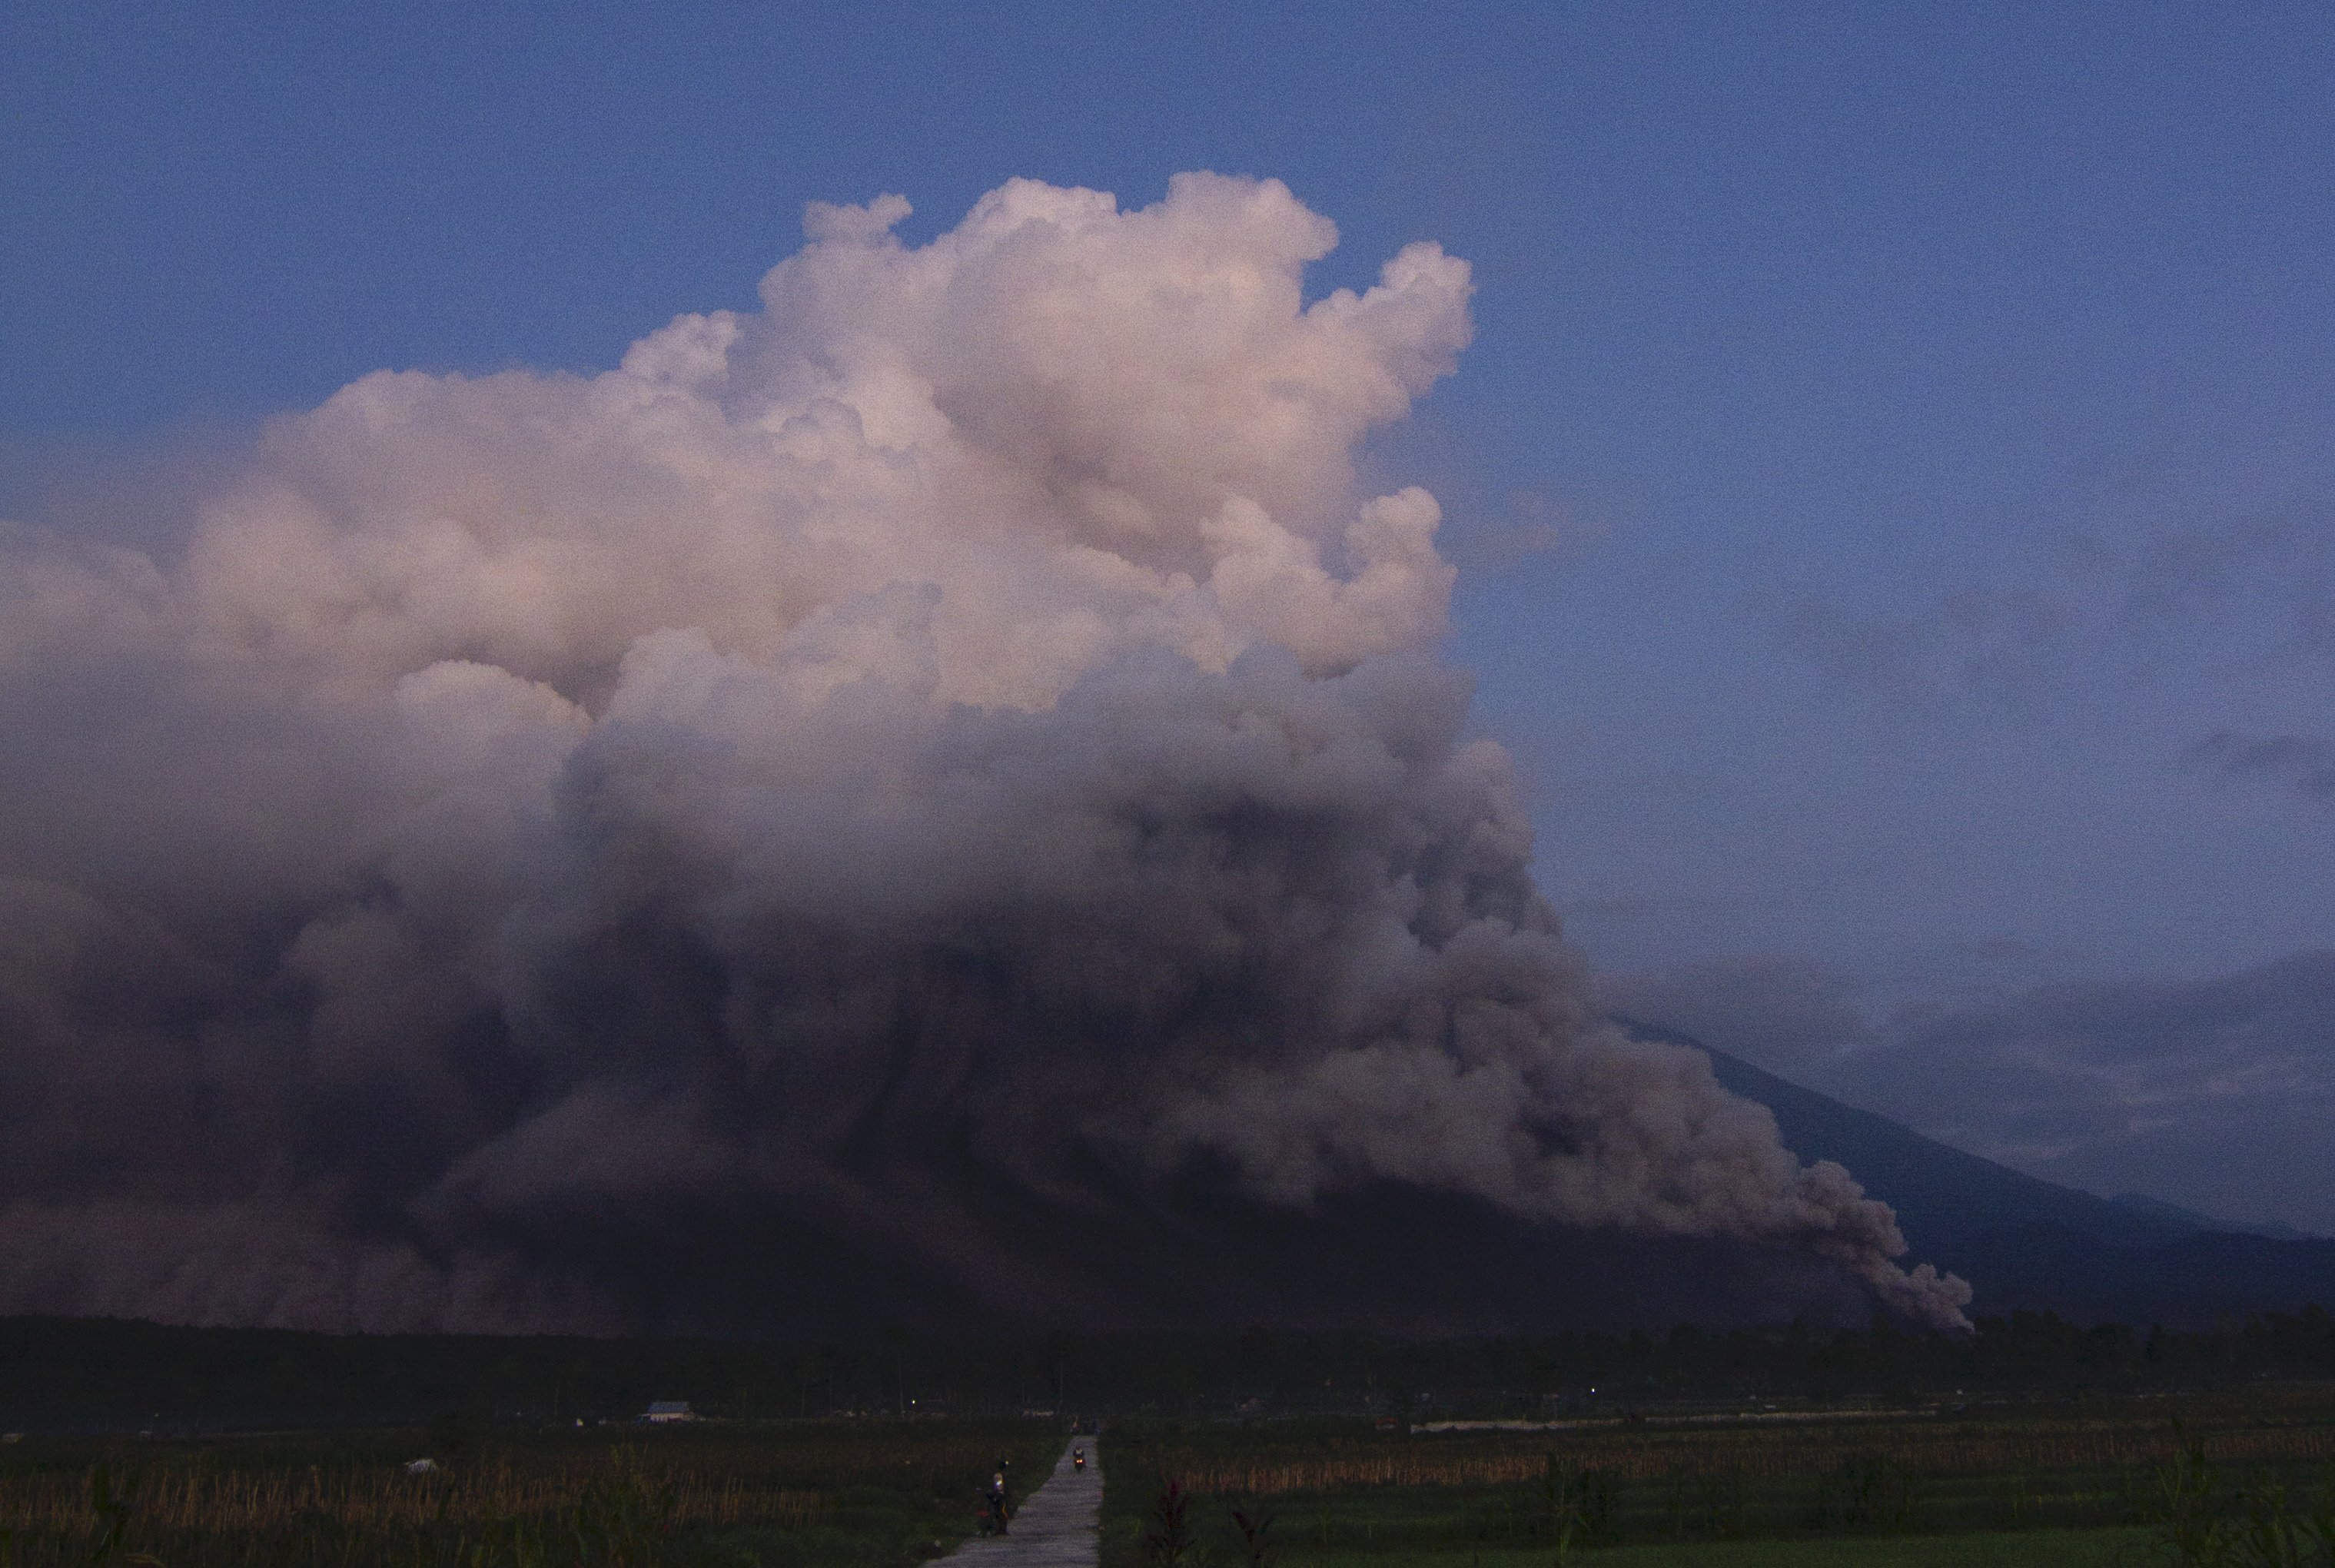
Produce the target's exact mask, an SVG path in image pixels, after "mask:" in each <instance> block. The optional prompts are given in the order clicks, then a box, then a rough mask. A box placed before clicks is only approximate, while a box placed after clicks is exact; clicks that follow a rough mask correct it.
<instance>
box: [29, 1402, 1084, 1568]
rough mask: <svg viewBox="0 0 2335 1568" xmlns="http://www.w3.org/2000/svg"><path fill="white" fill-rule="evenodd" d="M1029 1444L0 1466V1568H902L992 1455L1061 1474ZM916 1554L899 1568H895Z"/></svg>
mask: <svg viewBox="0 0 2335 1568" xmlns="http://www.w3.org/2000/svg"><path fill="white" fill-rule="evenodd" d="M1055 1442H1056V1439H1055V1437H1054V1436H1053V1434H1052V1433H1051V1431H1047V1430H1045V1429H1044V1428H1035V1427H1032V1426H1028V1425H999V1424H990V1425H968V1426H949V1427H942V1426H937V1425H935V1426H928V1427H904V1428H890V1429H888V1430H887V1431H885V1432H884V1433H883V1434H882V1435H881V1436H880V1437H879V1436H877V1435H875V1434H873V1433H871V1432H869V1431H867V1429H866V1428H835V1427H828V1428H796V1427H771V1428H759V1429H756V1428H726V1427H725V1428H701V1429H698V1430H693V1431H664V1432H654V1433H644V1434H638V1435H631V1434H628V1435H627V1437H626V1438H625V1440H619V1441H613V1442H612V1441H610V1440H608V1439H607V1438H606V1437H600V1436H597V1435H595V1434H587V1433H575V1434H567V1433H534V1434H527V1433H511V1432H505V1433H499V1434H493V1435H491V1436H490V1437H489V1440H487V1441H485V1442H482V1443H481V1444H480V1445H479V1447H478V1448H477V1450H476V1451H475V1452H470V1453H466V1454H463V1455H460V1456H459V1457H445V1458H442V1459H441V1458H437V1457H433V1466H434V1467H433V1468H430V1469H427V1470H424V1471H421V1472H420V1473H414V1472H411V1471H409V1470H408V1468H407V1466H408V1464H409V1463H411V1462H412V1460H414V1459H415V1458H417V1457H419V1456H420V1454H421V1452H422V1451H423V1450H422V1449H421V1446H420V1445H419V1444H418V1443H416V1442H415V1441H414V1440H413V1439H412V1437H411V1436H410V1435H408V1436H405V1437H391V1436H388V1435H383V1434H372V1435H354V1434H347V1435H318V1436H315V1437H305V1438H302V1437H272V1438H244V1439H226V1440H220V1441H214V1442H133V1443H112V1444H106V1445H93V1444H89V1443H73V1442H68V1441H49V1442H39V1443H28V1444H24V1445H21V1446H15V1447H8V1448H5V1449H0V1563H9V1564H11V1565H12V1568H14V1565H15V1564H18V1563H22V1564H24V1568H34V1565H37V1564H48V1563H60V1564H61V1563H83V1562H125V1563H126V1562H137V1561H141V1560H150V1561H152V1562H156V1563H161V1564H163V1565H164V1568H214V1565H226V1564H244V1563H251V1564H257V1563H270V1564H275V1563H283V1564H287V1565H295V1568H297V1565H305V1564H315V1565H317V1568H322V1565H324V1564H326V1563H333V1564H341V1565H344V1568H359V1565H363V1564H372V1563H382V1564H389V1563H395V1564H398V1565H399V1568H425V1565H434V1564H439V1563H446V1564H455V1563H460V1564H464V1565H477V1568H493V1565H496V1564H505V1563H508V1564H510V1565H512V1568H547V1565H549V1564H601V1563H607V1564H615V1563H624V1564H628V1565H639V1564H647V1563H675V1564H685V1563H693V1562H698V1561H701V1560H716V1559H718V1560H721V1561H734V1560H737V1559H736V1556H735V1553H734V1551H733V1550H732V1548H734V1547H736V1546H737V1544H738V1543H740V1542H741V1541H751V1556H750V1557H749V1558H748V1559H746V1560H751V1561H761V1562H766V1563H805V1564H809V1563H820V1564H827V1563H835V1564H851V1563H862V1562H865V1563H893V1562H898V1561H905V1560H913V1555H914V1549H916V1548H921V1547H923V1546H924V1545H925V1543H926V1542H928V1541H929V1540H931V1539H933V1538H935V1535H938V1536H940V1537H942V1538H945V1537H947V1536H949V1535H954V1534H963V1533H964V1525H965V1524H968V1523H969V1522H970V1520H971V1518H972V1515H973V1510H974V1498H975V1497H976V1496H977V1495H978V1493H979V1490H980V1487H981V1485H982V1483H983V1480H984V1479H985V1477H986V1476H987V1475H988V1474H989V1472H990V1470H991V1469H992V1468H993V1466H994V1465H995V1462H996V1460H997V1457H998V1456H999V1454H1000V1453H1001V1452H1009V1453H1012V1454H1015V1455H1017V1456H1021V1457H1023V1458H1024V1459H1025V1460H1026V1461H1027V1462H1028V1463H1030V1464H1032V1465H1033V1466H1034V1465H1036V1464H1038V1463H1040V1462H1041V1461H1042V1462H1044V1463H1051V1458H1052V1451H1053V1448H1054V1447H1055ZM904 1553H906V1554H907V1555H906V1556H904Z"/></svg>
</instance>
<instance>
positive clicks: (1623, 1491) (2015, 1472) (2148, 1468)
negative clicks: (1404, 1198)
mask: <svg viewBox="0 0 2335 1568" xmlns="http://www.w3.org/2000/svg"><path fill="white" fill-rule="evenodd" d="M1109 1465H1110V1466H1112V1470H1111V1474H1112V1475H1113V1476H1114V1485H1113V1486H1112V1487H1111V1488H1110V1489H1109V1491H1108V1492H1107V1493H1106V1495H1105V1548H1106V1549H1105V1556H1104V1563H1105V1568H1135V1565H1136V1564H1138V1563H1165V1562H1180V1563H1203V1562H1206V1563H1252V1562H1260V1561H1270V1562H1275V1563H1284V1564H1287V1565H1289V1568H1295V1565H1297V1564H1301V1563H1373V1562H1376V1563H1386V1564H1389V1565H1390V1568H1391V1565H1392V1564H1395V1563H1448V1564H1450V1565H1451V1568H1462V1565H1469V1568H1472V1565H1473V1564H1475V1563H1479V1562H1488V1563H1506V1562H1510V1561H1513V1562H1516V1563H1524V1562H1526V1561H1532V1562H1537V1563H1560V1562H1563V1561H1565V1559H1567V1558H1569V1557H1571V1556H1574V1555H1575V1554H1577V1553H1586V1552H1597V1553H1602V1552H1603V1551H1604V1550H1605V1549H1607V1548H1614V1547H1627V1548H1634V1549H1637V1550H1639V1551H1654V1550H1656V1549H1658V1548H1662V1547H1671V1548H1676V1549H1679V1550H1681V1551H1685V1550H1688V1549H1691V1548H1698V1547H1708V1546H1711V1545H1714V1544H1727V1543H1753V1542H1761V1541H1766V1542H1803V1543H1808V1544H1812V1545H1813V1544H1820V1543H1823V1542H1825V1541H1826V1540H1839V1541H1871V1542H1873V1543H1874V1544H1875V1551H1876V1552H1879V1551H1880V1550H1881V1547H1880V1543H1882V1542H1883V1541H1884V1540H1894V1541H1899V1542H1903V1541H1904V1540H1906V1539H1908V1538H1914V1539H1919V1538H1932V1539H1936V1540H1939V1541H1946V1540H1948V1539H1950V1538H1958V1537H1976V1536H1980V1535H1982V1534H1994V1533H2027V1534H2035V1535H2036V1536H2037V1539H2038V1541H2039V1542H2041V1541H2044V1540H2046V1539H2049V1540H2051V1541H2055V1542H2059V1543H2061V1544H2065V1543H2067V1542H2070V1541H2085V1540H2089V1541H2092V1542H2094V1543H2096V1544H2102V1545H2104V1546H2113V1547H2116V1548H2117V1550H2118V1551H2119V1552H2120V1553H2123V1554H2124V1555H2125V1556H2126V1557H2127V1559H2128V1560H2130V1561H2131V1562H2133V1563H2136V1564H2137V1563H2139V1562H2141V1561H2144V1560H2146V1561H2156V1562H2163V1563H2195V1564H2224V1563H2226V1564H2242V1565H2244V1568H2257V1565H2260V1568H2271V1565H2272V1564H2276V1565H2278V1568H2325V1565H2329V1564H2335V1556H2330V1553H2335V1521H2331V1520H2330V1510H2331V1509H2335V1385H2330V1384H2325V1383H2318V1384H2257V1385H2253V1386H2251V1387H2243V1388H2237V1389H2231V1390H2228V1391H2225V1392H2221V1393H2213V1394H2199V1395H2188V1396H2166V1395H2156V1396H2117V1397H2110V1398H2088V1399H2064V1398H2062V1399H2053V1400H2049V1401H2034V1400H2028V1401H2010V1400H2001V1401H1991V1402H1987V1403H1983V1404H1970V1405H1964V1406H1962V1407H1961V1408H1955V1407H1952V1406H1940V1407H1933V1408H1914V1409H1903V1410H1897V1411H1865V1412H1854V1411H1828V1412H1826V1411H1778V1412H1773V1413H1769V1412H1733V1413H1727V1412H1702V1413H1699V1414H1694V1415H1688V1414H1679V1415H1672V1416H1668V1417H1664V1416H1648V1417H1644V1418H1638V1419H1629V1418H1613V1419H1604V1420H1584V1421H1579V1422H1574V1423H1568V1424H1565V1425H1564V1426H1561V1427H1556V1428H1543V1429H1539V1430H1533V1431H1523V1430H1514V1429H1510V1430H1494V1429H1482V1428H1478V1429H1473V1430H1458V1431H1441V1432H1426V1431H1419V1430H1410V1431H1403V1430H1394V1429H1379V1428H1375V1427H1366V1426H1362V1425H1360V1424H1354V1423H1346V1424H1335V1423H1304V1422H1275V1423H1262V1424H1254V1425H1251V1426H1249V1427H1246V1428H1238V1427H1229V1426H1226V1425H1223V1424H1216V1423H1211V1424H1206V1425H1200V1426H1187V1425H1183V1424H1178V1423H1167V1422H1158V1421H1154V1422H1131V1423H1123V1424H1121V1426H1120V1427H1119V1428H1118V1429H1116V1430H1115V1432H1114V1434H1113V1436H1112V1437H1111V1453H1110V1457H1109ZM1171 1496H1172V1497H1173V1498H1174V1499H1175V1500H1176V1503H1177V1507H1176V1510H1175V1516H1176V1519H1177V1533H1176V1534H1174V1535H1172V1536H1171V1535H1170V1534H1169V1533H1168V1532H1167V1531H1165V1530H1163V1528H1162V1522H1163V1520H1165V1519H1166V1517H1167V1516H1168V1507H1167V1504H1168V1499H1170V1498H1171ZM1267 1519H1269V1520H1270V1521H1271V1524H1270V1528H1269V1534H1268V1536H1267V1540H1266V1542H1265V1543H1264V1547H1263V1549H1262V1551H1260V1549H1259V1544H1258V1543H1257V1540H1256V1536H1257V1534H1258V1532H1257V1531H1256V1529H1255V1526H1256V1524H1257V1522H1258V1521H1260V1520H1267ZM2049 1532H2059V1533H2060V1534H2053V1535H2048V1536H2047V1535H2046V1534H2044V1533H2049ZM1171 1539H1180V1540H1181V1541H1182V1542H1184V1543H1185V1545H1184V1548H1183V1551H1182V1553H1181V1554H1180V1555H1178V1554H1176V1553H1171V1552H1170V1551H1169V1550H1168V1547H1167V1543H1168V1541H1170V1540H1171ZM2056 1549H2057V1548H2055V1550H2056ZM1896 1551H1897V1549H1896V1548H1891V1553H1892V1554H1891V1555H1889V1556H1887V1557H1876V1558H1875V1560H1876V1561H1882V1560H1898V1559H1897V1557H1896V1556H1895V1555H1894V1553H1896ZM1624 1555H1625V1556H1627V1555H1628V1554H1627V1553H1625V1554H1624ZM1631 1560H1632V1561H1634V1560H1635V1559H1634V1558H1632V1559H1631ZM1681 1560H1682V1561H1683V1560H1686V1559H1681ZM1904 1560H1906V1561H1914V1560H1918V1559H1916V1558H1914V1557H1905V1558H1904ZM2059 1560H2060V1561H2064V1559H2059Z"/></svg>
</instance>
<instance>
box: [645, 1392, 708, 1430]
mask: <svg viewBox="0 0 2335 1568" xmlns="http://www.w3.org/2000/svg"><path fill="white" fill-rule="evenodd" d="M641 1419H642V1420H644V1421H646V1422H647V1423H648V1424H649V1425H650V1426H652V1427H662V1426H664V1425H665V1424H666V1423H667V1422H669V1421H694V1420H695V1419H697V1412H696V1411H694V1410H693V1409H691V1408H689V1401H688V1400H687V1399H657V1400H654V1401H652V1402H651V1403H650V1405H649V1408H648V1414H646V1415H644V1416H643V1417H642V1418H641Z"/></svg>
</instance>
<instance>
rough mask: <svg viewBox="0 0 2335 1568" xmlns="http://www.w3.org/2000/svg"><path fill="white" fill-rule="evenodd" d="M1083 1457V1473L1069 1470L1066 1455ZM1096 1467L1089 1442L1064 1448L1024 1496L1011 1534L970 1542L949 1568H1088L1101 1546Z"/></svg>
mask: <svg viewBox="0 0 2335 1568" xmlns="http://www.w3.org/2000/svg"><path fill="white" fill-rule="evenodd" d="M1073 1447H1082V1448H1084V1449H1085V1450H1086V1451H1087V1467H1086V1468H1085V1469H1084V1470H1083V1471H1080V1470H1073V1469H1071V1448H1073ZM1101 1518H1102V1462H1101V1458H1100V1455H1099V1453H1098V1452H1097V1449H1096V1445H1095V1440H1094V1439H1093V1438H1092V1437H1076V1438H1073V1439H1071V1442H1070V1443H1068V1444H1066V1445H1064V1447H1063V1448H1062V1457H1061V1458H1059V1459H1057V1460H1055V1461H1054V1473H1053V1474H1052V1475H1051V1476H1047V1477H1046V1484H1045V1485H1044V1486H1041V1487H1039V1488H1038V1489H1037V1490H1036V1491H1035V1492H1032V1493H1031V1494H1030V1496H1029V1500H1028V1501H1026V1502H1024V1503H1023V1504H1022V1510H1021V1512H1020V1513H1018V1514H1016V1515H1013V1527H1012V1531H1011V1532H1010V1533H1008V1534H1003V1535H992V1536H990V1537H989V1538H988V1539H986V1540H983V1539H982V1538H981V1537H980V1536H975V1537H974V1538H973V1539H972V1540H970V1541H967V1542H966V1543H965V1544H964V1545H962V1546H960V1547H958V1548H957V1549H956V1550H955V1551H954V1552H952V1553H949V1554H948V1557H947V1559H946V1561H948V1562H951V1563H993V1564H995V1568H1094V1563H1095V1553H1097V1552H1098V1551H1099V1550H1100V1546H1101V1541H1100V1536H1099V1535H1098V1534H1097V1531H1098V1530H1099V1528H1100V1522H1101Z"/></svg>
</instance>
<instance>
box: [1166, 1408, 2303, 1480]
mask: <svg viewBox="0 0 2335 1568" xmlns="http://www.w3.org/2000/svg"><path fill="white" fill-rule="evenodd" d="M2200 1440H2201V1441H2202V1442H2203V1443H2204V1447H2205V1452H2206V1454H2207V1456H2208V1457H2211V1458H2213V1459H2214V1460H2216V1461H2218V1462H2222V1463H2246V1462H2251V1461H2259V1460H2298V1461H2308V1460H2320V1461H2335V1425H2330V1426H2329V1427H2324V1428H2284V1429H2269V1430H2258V1431H2222V1432H2213V1433H2208V1434H2203V1435H2201V1437H2200ZM2185 1444H2186V1439H2185V1437H2184V1436H2183V1434H2182V1433H2181V1432H2180V1431H2179V1430H2177V1429H2176V1428H2174V1427H2173V1426H2172V1425H2171V1424H2170V1423H2166V1424H2163V1425H2159V1426H2156V1427H2153V1428H2127V1427H2118V1426H2112V1425H2107V1424H2103V1425H2102V1426H2101V1427H2100V1428H2097V1429H2091V1430H2079V1431H2034V1430H2023V1431H2022V1430H2001V1431H1983V1430H1981V1431H1969V1430H1964V1429H1961V1428H1958V1427H1957V1426H1955V1425H1952V1424H1940V1425H1936V1426H1933V1427H1927V1428H1924V1427H1921V1426H1914V1425H1911V1424H1908V1425H1905V1426H1896V1425H1894V1424H1892V1425H1888V1426H1880V1427H1876V1426H1875V1425H1873V1424H1867V1423H1859V1424H1857V1425H1855V1426H1851V1427H1842V1428H1819V1429H1817V1430H1814V1431H1811V1430H1807V1429H1801V1430H1795V1431H1790V1432H1778V1431H1777V1430H1775V1429H1772V1428H1768V1429H1760V1428H1739V1429H1735V1430H1722V1431H1699V1432H1692V1433H1664V1432H1659V1431H1657V1432H1643V1431H1625V1432H1616V1433H1614V1434H1613V1435H1612V1436H1600V1437H1582V1436H1580V1435H1577V1434H1563V1435H1561V1436H1560V1435H1551V1436H1550V1437H1539V1438H1537V1439H1534V1438H1528V1437H1525V1436H1524V1435H1521V1434H1519V1435H1517V1436H1516V1437H1512V1438H1510V1439H1508V1440H1507V1441H1504V1442H1499V1443H1497V1444H1488V1443H1487V1444H1475V1443H1465V1442H1459V1441H1453V1440H1451V1439H1446V1438H1438V1437H1416V1438H1410V1439H1408V1440H1407V1442H1406V1443H1405V1444H1404V1445H1403V1446H1401V1447H1394V1446H1391V1445H1390V1446H1388V1447H1382V1448H1381V1447H1373V1448H1371V1449H1366V1450H1364V1451H1361V1452H1345V1453H1325V1454H1318V1455H1314V1456H1311V1457H1303V1458H1299V1457H1244V1456H1239V1455H1232V1454H1221V1453H1217V1452H1215V1451H1213V1450H1212V1449H1210V1448H1195V1447H1178V1446H1177V1445H1175V1444H1172V1443H1170V1444H1163V1445H1160V1446H1158V1447H1155V1448H1152V1449H1150V1450H1148V1462H1149V1463H1151V1464H1153V1465H1155V1466H1158V1468H1160V1469H1163V1470H1165V1471H1166V1472H1167V1473H1168V1474H1171V1475H1174V1476H1178V1477H1179V1478H1181V1479H1182V1481H1183V1482H1184V1484H1185V1485H1186V1486H1187V1487H1189V1488H1190V1489H1191V1490H1192V1491H1194V1492H1196V1493H1199V1494H1203V1495H1211V1494H1224V1495H1230V1494H1242V1495H1253V1496H1267V1495H1275V1494H1279V1493H1285V1492H1306V1491H1316V1490H1323V1489H1332V1488H1338V1487H1346V1486H1500V1485H1506V1484H1509V1483H1515V1482H1526V1481H1533V1480H1536V1479H1537V1478H1538V1477H1539V1476H1541V1474H1542V1473H1543V1471H1544V1470H1545V1467H1546V1465H1547V1460H1548V1456H1550V1455H1551V1454H1554V1455H1555V1456H1556V1457H1557V1458H1558V1460H1559V1462H1560V1463H1562V1464H1565V1465H1567V1466H1573V1467H1574V1468H1577V1469H1583V1470H1599V1471H1603V1472H1605V1473H1607V1474H1609V1475H1613V1476H1621V1477H1623V1478H1625V1479H1631V1480H1645V1479H1650V1478H1652V1477H1655V1476H1672V1475H1687V1476H1703V1475H1742V1476H1751V1477H1754V1478H1764V1477H1781V1476H1802V1475H1807V1474H1810V1473H1812V1472H1822V1471H1829V1470H1835V1469H1838V1468H1839V1467H1840V1466H1843V1465H1845V1464H1847V1463H1849V1462H1851V1461H1852V1460H1857V1459H1865V1458H1869V1457H1875V1456H1879V1457H1884V1458H1886V1459H1887V1460H1889V1461H1890V1462H1891V1463H1892V1464H1894V1465H1897V1466H1901V1467H1903V1468H1904V1469H1906V1470H1909V1471H1913V1472H1915V1473H1929V1474H1937V1473H1977V1472H1990V1471H1992V1472H2024V1471H2035V1470H2052V1469H2066V1468H2088V1467H2092V1466H2123V1465H2136V1464H2156V1463H2161V1462H2163V1461H2165V1460H2167V1459H2170V1458H2172V1457H2174V1456H2175V1454H2177V1453H2179V1452H2181V1451H2182V1450H2183V1449H2184V1447H2185Z"/></svg>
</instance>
